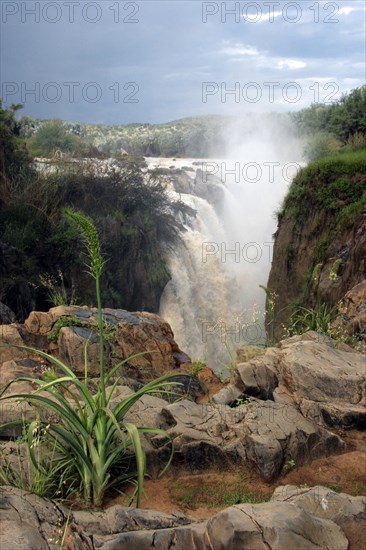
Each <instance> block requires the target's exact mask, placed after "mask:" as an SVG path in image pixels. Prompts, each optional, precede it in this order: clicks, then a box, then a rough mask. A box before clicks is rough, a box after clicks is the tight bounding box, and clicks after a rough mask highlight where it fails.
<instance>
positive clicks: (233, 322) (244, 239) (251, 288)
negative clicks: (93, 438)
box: [147, 135, 301, 370]
mask: <svg viewBox="0 0 366 550" xmlns="http://www.w3.org/2000/svg"><path fill="white" fill-rule="evenodd" d="M263 139H264V138H263V136H262V145H263ZM250 143H251V145H250V147H249V146H248V145H249V144H250ZM271 144H272V141H271V136H269V135H267V145H266V147H265V148H263V147H262V150H261V149H260V148H259V146H258V143H254V146H253V143H252V142H249V141H247V142H244V143H243V144H242V148H241V149H240V148H239V149H237V150H234V155H235V156H234V155H232V156H231V157H230V159H228V158H227V159H225V160H219V161H213V160H211V159H209V160H208V159H207V160H203V161H200V162H197V160H193V159H178V160H172V159H147V160H148V164H149V166H150V167H156V166H160V167H170V166H172V165H174V166H175V167H176V168H181V169H182V168H183V169H184V167H185V168H187V171H186V174H188V175H189V176H190V178H191V191H192V193H191V194H187V193H179V194H178V193H176V192H174V190H173V188H174V184H173V185H172V186H171V191H170V193H171V194H172V198H180V200H182V201H183V202H184V203H186V204H188V205H189V206H190V207H191V208H193V209H194V210H195V211H196V216H195V217H193V216H192V217H188V218H187V217H185V223H184V227H185V230H184V231H183V232H182V235H181V237H182V238H181V241H180V243H179V244H178V245H177V247H176V248H175V249H174V250H172V251H171V252H170V255H169V258H168V263H169V268H170V272H171V275H172V278H171V280H170V281H169V283H168V284H167V286H166V288H165V290H164V292H163V295H162V297H161V302H160V315H161V316H162V317H163V318H164V319H166V320H167V321H168V322H169V323H170V325H171V327H172V329H173V332H174V335H175V339H176V341H177V342H178V344H179V346H180V347H181V348H182V349H183V350H184V351H186V352H187V353H188V354H189V355H190V356H191V358H192V359H193V360H204V361H206V362H208V363H209V365H210V366H211V367H213V368H214V369H216V370H220V369H222V368H225V366H226V365H228V364H229V363H230V362H231V359H232V357H233V355H234V354H235V348H236V347H238V345H239V344H241V343H250V344H257V345H263V344H264V342H265V334H264V307H265V294H264V291H263V290H262V289H260V288H259V285H266V283H267V279H268V274H269V270H270V266H271V258H272V247H273V233H274V231H275V230H276V219H275V215H274V212H275V210H276V208H278V207H279V205H280V203H281V201H282V199H283V197H284V195H285V193H286V190H287V188H288V186H289V183H290V181H291V178H292V176H293V175H294V174H295V173H296V171H297V169H298V168H299V165H300V163H301V156H300V155H299V153H298V151H297V152H296V156H292V157H290V161H289V162H286V159H285V158H284V155H283V154H282V155H281V154H279V153H278V150H277V149H276V147H273V146H272V145H271ZM253 147H254V149H253ZM287 150H288V144H287ZM263 151H265V154H263ZM286 154H288V152H286ZM193 170H194V171H193ZM197 170H198V172H197ZM211 174H212V175H211ZM197 182H198V183H197ZM205 185H206V187H207V189H206V196H205V198H202V196H201V197H198V196H196V195H195V194H194V193H195V189H197V190H198V189H200V190H201V191H202V187H203V188H204V187H205ZM218 190H219V191H220V194H219V196H221V199H220V201H219V202H218V201H217V193H216V192H215V193H214V191H218ZM213 195H215V196H216V199H215V201H214V200H211V199H212V196H213ZM211 203H213V204H211Z"/></svg>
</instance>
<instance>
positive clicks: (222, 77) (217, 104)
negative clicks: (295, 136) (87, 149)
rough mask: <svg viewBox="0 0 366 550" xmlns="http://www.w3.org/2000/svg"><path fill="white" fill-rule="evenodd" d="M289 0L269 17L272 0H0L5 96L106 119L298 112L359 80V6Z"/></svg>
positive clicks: (38, 107)
mask: <svg viewBox="0 0 366 550" xmlns="http://www.w3.org/2000/svg"><path fill="white" fill-rule="evenodd" d="M72 4H73V5H74V7H73V10H74V12H73V13H72V17H71V12H70V10H71V9H72ZM272 4H273V3H272ZM290 4H293V5H294V6H295V7H294V8H293V9H292V11H291V9H290V10H289V9H288V8H286V9H285V6H286V5H287V6H288V5H289V3H288V2H282V3H278V2H277V3H274V4H273V6H274V7H273V9H272V22H271V21H270V20H269V13H270V12H269V6H271V3H268V2H227V3H222V2H206V3H202V2H199V1H197V0H195V1H184V2H183V1H182V2H179V1H169V2H166V1H165V2H163V1H154V0H147V1H140V2H116V1H109V0H105V1H103V2H87V1H80V2H66V1H65V2H63V1H60V0H59V1H58V2H47V0H45V1H43V2H30V1H27V2H10V1H9V2H5V1H3V2H2V14H1V16H2V19H1V31H2V33H1V81H2V88H3V95H4V92H6V93H7V97H6V103H7V104H10V103H11V102H23V103H24V105H25V108H24V113H26V114H30V115H32V116H36V117H40V118H51V117H60V118H64V119H68V120H80V121H91V122H99V123H111V124H113V123H128V122H134V121H147V122H163V121H167V120H171V119H175V118H179V117H183V116H189V115H198V114H208V113H213V112H216V113H226V114H234V115H235V114H242V113H243V112H246V111H248V110H275V109H281V110H288V109H298V108H301V107H303V106H305V105H307V104H309V103H310V102H311V101H314V100H323V99H324V98H327V97H328V96H330V99H333V98H335V97H339V95H340V94H341V93H342V92H343V91H346V90H349V89H351V88H353V87H355V86H359V85H361V84H362V83H363V80H364V61H365V60H364V38H365V7H364V3H363V2H358V1H357V0H352V1H348V2H326V3H324V2H319V3H317V2H304V1H303V0H302V1H301V2H300V1H298V2H292V3H290ZM37 5H39V22H38V21H36V17H37V15H34V14H31V13H30V11H31V10H33V12H34V13H36V11H37ZM47 6H48V7H47ZM222 6H226V8H227V9H228V10H232V9H233V7H234V8H236V7H239V16H238V14H234V15H230V14H225V13H224V12H223V11H222V9H223V8H222ZM256 6H257V13H256V12H255V10H256ZM258 6H259V7H260V10H261V16H260V17H259V18H258V17H257V16H258V13H259V12H258ZM296 6H298V8H297V12H298V13H296ZM310 6H315V8H314V7H313V8H312V9H309V7H310ZM327 6H328V7H327ZM329 6H330V8H329ZM316 7H317V8H318V12H317V13H316V11H315V9H316ZM247 8H248V9H247ZM22 10H23V11H22ZM213 12H215V13H213ZM243 13H244V14H245V15H246V17H243ZM299 14H300V15H301V16H300V18H299V19H298V20H296V17H297V16H299ZM58 16H60V18H59V19H58V20H56V19H57V18H58ZM256 17H257V20H254V19H255V18H256ZM225 18H226V21H225ZM72 19H73V21H72ZM317 19H318V21H317ZM327 19H328V20H329V21H326V20H327ZM52 20H55V22H53V23H52V22H51V21H52ZM93 20H94V22H93ZM203 20H206V22H203ZM294 20H296V21H295V22H292V21H294ZM251 82H252V83H255V85H256V86H258V87H259V88H258V89H257V92H258V93H257V96H258V97H257V99H258V98H259V99H258V101H253V99H256V96H255V92H256V88H255V86H252V88H251V89H250V88H248V87H247V85H248V83H251ZM205 83H206V84H205ZM207 83H208V84H207ZM264 83H267V87H266V86H264ZM268 83H269V84H268ZM289 83H295V84H296V86H298V87H299V88H300V89H301V97H300V95H299V94H298V96H299V98H298V99H297V100H296V101H294V98H295V99H296V86H293V88H292V89H291V88H290V87H287V88H286V86H289ZM329 83H331V85H333V86H334V90H333V88H332V87H330V88H329V86H328V85H329ZM209 84H210V86H211V87H209V88H207V86H208V85H209ZM271 86H272V87H273V92H274V94H273V97H271V96H270V95H269V94H270V88H271ZM327 86H328V87H327ZM335 87H337V88H338V90H337V91H336V90H335ZM207 89H208V90H211V93H210V94H208V95H207V94H206V95H205V94H203V92H205V91H207ZM233 89H234V91H235V93H232V94H230V90H233ZM31 90H34V93H33V94H32V93H31ZM226 92H228V93H226ZM260 93H261V97H259V96H260ZM238 94H239V95H238ZM291 94H292V96H291ZM332 94H333V95H332Z"/></svg>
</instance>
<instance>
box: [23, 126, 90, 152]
mask: <svg viewBox="0 0 366 550" xmlns="http://www.w3.org/2000/svg"><path fill="white" fill-rule="evenodd" d="M79 141H80V140H79V139H78V138H77V137H76V136H75V135H74V134H70V133H68V132H67V131H66V129H65V127H64V125H63V123H62V121H61V120H57V119H55V120H51V121H49V122H46V123H45V124H44V125H43V126H42V127H41V128H40V129H39V130H38V132H37V133H36V134H35V136H34V137H33V138H32V139H31V140H30V147H31V150H32V152H33V153H34V154H35V155H38V156H51V155H53V154H54V153H55V151H62V152H71V151H74V150H75V149H77V148H78V145H79Z"/></svg>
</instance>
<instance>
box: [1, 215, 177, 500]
mask: <svg viewBox="0 0 366 550" xmlns="http://www.w3.org/2000/svg"><path fill="white" fill-rule="evenodd" d="M65 213H66V216H67V217H68V218H69V219H70V220H72V221H73V222H74V223H76V224H77V225H78V227H79V228H80V231H81V234H82V236H83V239H84V241H85V244H86V247H87V251H88V257H89V259H90V261H89V264H88V268H89V272H90V274H91V276H92V277H93V278H94V280H95V291H96V298H97V310H98V334H99V366H100V376H99V385H98V388H97V391H96V393H95V394H92V393H91V391H90V390H89V387H88V368H87V360H85V377H84V379H83V381H81V380H79V379H78V378H77V376H76V375H75V373H74V372H73V371H72V369H71V368H70V367H68V366H67V365H66V364H65V363H63V362H62V361H61V360H59V359H58V358H57V357H55V356H53V355H50V354H48V353H45V352H43V351H41V350H37V349H35V348H30V347H27V346H14V347H16V348H20V349H22V350H26V351H27V352H30V353H35V354H37V355H39V356H40V357H42V358H43V359H45V360H46V361H47V362H49V363H50V364H51V365H53V367H54V369H53V370H51V369H50V370H48V371H46V373H45V374H44V376H43V378H42V379H41V380H39V379H33V378H17V381H18V382H19V381H20V380H22V381H27V382H31V383H33V384H36V385H37V386H38V388H37V389H36V390H35V391H34V392H33V393H23V394H15V395H4V394H5V392H6V391H7V390H8V389H9V387H10V386H11V385H12V383H13V382H14V380H12V381H11V382H9V383H8V384H7V385H6V386H4V387H3V389H2V392H1V397H0V401H5V400H8V399H13V400H14V399H18V400H23V401H26V402H28V403H31V404H34V405H38V406H39V407H40V408H41V409H42V410H43V412H44V413H45V420H44V421H37V424H36V421H30V422H28V425H27V444H28V452H29V456H30V459H31V461H32V463H33V465H34V466H35V468H37V470H38V471H40V472H43V473H44V474H45V475H46V474H47V467H46V465H45V463H44V462H42V461H40V460H39V459H37V456H36V454H35V452H34V430H35V427H36V426H37V430H38V431H39V432H40V433H41V432H42V433H43V434H44V437H43V440H42V442H41V441H39V443H38V444H39V445H42V444H44V445H46V448H47V444H48V446H49V444H50V443H51V444H52V445H53V446H54V447H55V448H56V450H57V453H56V454H57V457H56V460H57V461H58V462H59V463H60V464H62V469H63V470H65V471H68V472H69V471H70V470H71V469H73V470H74V472H75V473H76V477H77V480H78V485H79V487H80V490H81V492H82V494H83V498H84V500H85V501H86V502H87V503H92V504H93V505H94V506H95V507H99V506H101V504H102V501H103V497H104V495H105V492H106V491H107V490H108V489H109V488H111V487H113V486H116V485H119V486H120V484H121V483H123V482H124V481H126V480H130V479H131V472H130V470H129V468H128V467H127V462H128V460H129V459H130V458H131V455H132V457H134V462H135V463H136V470H137V472H136V478H135V483H136V491H135V496H136V505H137V506H139V505H140V502H141V496H142V490H143V480H144V474H145V453H144V450H143V447H142V443H141V434H144V433H153V434H160V435H164V436H166V437H168V435H167V433H166V432H165V431H164V430H161V429H158V428H148V427H137V426H135V425H134V424H132V423H130V422H127V421H126V420H125V416H126V413H127V412H128V411H129V410H130V408H131V407H132V406H133V405H134V404H135V403H136V402H137V401H138V400H139V399H140V398H141V397H142V396H144V395H149V394H156V393H159V394H161V393H169V390H170V389H171V386H172V385H176V384H177V382H176V381H174V382H173V381H172V378H173V377H174V379H176V377H177V374H168V375H165V376H162V377H160V378H158V379H156V380H154V381H152V382H150V383H148V384H147V385H145V386H144V387H143V388H141V389H140V390H139V391H137V392H135V393H133V394H131V395H129V396H127V397H125V398H124V399H121V400H120V401H119V402H118V403H117V404H116V405H114V406H111V401H112V397H113V395H114V392H115V389H116V387H117V385H118V382H119V381H120V378H119V377H117V379H116V380H115V381H114V383H113V384H112V385H109V386H108V384H110V383H111V382H112V379H113V377H114V376H115V375H117V373H118V370H119V369H120V368H121V367H123V365H124V364H125V363H127V362H128V361H131V360H132V359H133V358H135V357H138V356H140V355H143V354H144V353H147V352H142V353H137V354H135V355H133V356H131V357H128V358H126V359H124V360H123V361H121V362H120V363H118V364H117V365H115V366H114V367H113V368H112V369H111V370H110V372H108V373H106V372H105V362H104V336H103V317H102V304H101V294H100V278H101V275H102V273H103V268H104V261H103V257H102V254H101V247H100V241H99V236H98V233H97V231H96V229H95V227H94V224H93V222H92V220H91V219H90V218H88V217H87V216H85V215H84V214H81V213H80V212H76V211H74V210H70V209H68V210H67V211H66V212H65ZM58 372H60V373H61V374H58ZM183 376H187V375H183ZM51 415H56V417H57V420H56V421H53V422H51V421H50V420H49V419H47V416H48V417H50V416H51ZM22 422H23V420H19V421H13V422H11V423H7V425H9V424H19V423H22ZM46 427H47V429H45V428H46ZM172 452H173V451H172ZM171 458H172V453H171V456H170V459H169V461H168V464H167V466H168V465H169V463H170V461H171ZM123 461H125V462H126V464H125V465H124V467H122V469H121V464H122V465H123ZM48 466H49V465H48ZM167 466H166V467H167ZM116 470H118V471H119V473H118V474H115V473H114V472H115V471H116ZM48 471H49V469H48ZM164 471H165V468H164ZM58 472H59V475H60V474H62V472H60V470H58Z"/></svg>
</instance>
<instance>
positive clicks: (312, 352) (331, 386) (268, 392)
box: [213, 332, 366, 429]
mask: <svg viewBox="0 0 366 550" xmlns="http://www.w3.org/2000/svg"><path fill="white" fill-rule="evenodd" d="M365 375H366V357H365V354H363V353H360V352H355V351H354V350H353V349H352V348H350V347H349V346H345V345H343V344H341V345H340V344H339V343H338V342H337V341H334V340H332V339H331V338H329V337H327V336H324V335H321V334H318V333H316V332H308V333H305V334H303V335H301V336H293V337H292V338H288V339H287V340H282V341H281V342H280V344H279V347H278V348H268V349H267V350H265V352H264V354H262V355H259V356H258V357H255V358H253V359H250V360H248V361H247V362H245V363H239V364H238V365H237V366H236V368H235V371H234V372H233V375H232V378H231V383H230V385H229V386H228V387H227V388H225V389H223V390H221V392H219V393H218V394H217V395H215V396H214V398H213V401H214V402H216V403H221V404H229V403H230V402H232V400H233V398H234V399H238V397H239V398H240V397H241V396H243V397H247V396H254V397H257V398H259V399H261V400H268V399H270V400H272V399H273V400H274V401H275V402H277V403H283V402H284V401H285V402H287V400H288V398H290V399H291V401H292V402H293V404H294V406H295V407H297V408H298V409H299V410H300V411H301V412H302V414H303V415H304V416H305V417H307V418H309V419H310V420H312V421H314V422H315V423H317V424H320V425H323V426H326V427H330V428H346V429H349V428H362V427H363V426H365V425H366V408H365V405H366V376H365Z"/></svg>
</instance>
